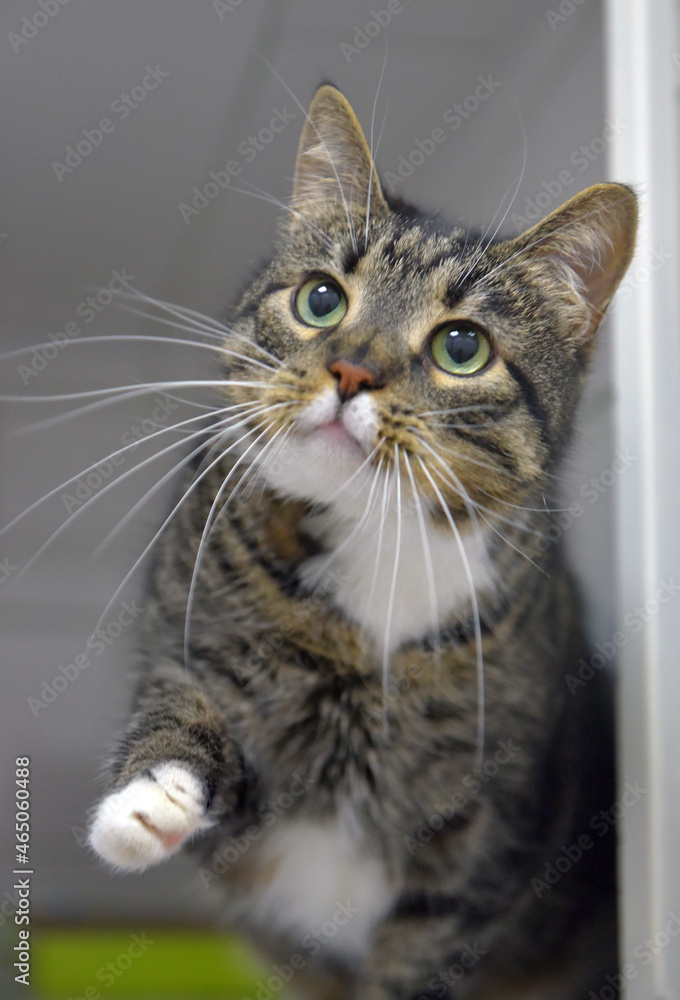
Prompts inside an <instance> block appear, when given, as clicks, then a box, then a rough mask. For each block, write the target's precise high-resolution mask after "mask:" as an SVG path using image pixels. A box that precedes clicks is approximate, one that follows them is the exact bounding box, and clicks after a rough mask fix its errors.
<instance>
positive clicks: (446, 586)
mask: <svg viewBox="0 0 680 1000" xmlns="http://www.w3.org/2000/svg"><path fill="white" fill-rule="evenodd" d="M310 528H311V530H312V532H316V533H317V534H318V535H319V536H320V537H321V538H322V540H323V543H324V546H325V551H324V553H323V554H321V555H317V556H314V557H312V558H311V559H309V560H308V561H307V562H306V563H305V564H303V566H302V567H301V570H300V575H301V577H302V580H303V582H304V583H305V585H306V586H307V587H308V588H309V589H311V590H314V589H315V588H322V589H324V591H325V592H327V593H328V594H329V600H330V602H331V604H332V605H334V606H335V607H336V608H339V609H340V610H341V611H342V612H343V613H344V614H345V616H346V617H347V618H348V619H349V620H350V621H352V622H354V623H355V624H357V625H358V626H359V627H360V629H361V631H362V633H363V634H364V635H365V636H367V637H368V638H369V639H370V640H371V642H372V644H373V647H374V648H375V650H376V653H377V656H378V657H379V658H383V657H385V656H389V655H390V654H391V653H393V652H394V651H395V650H396V649H398V648H399V647H400V646H401V645H403V644H404V643H407V642H418V641H419V640H421V639H422V638H423V637H424V636H427V635H431V634H432V633H434V632H436V631H438V630H439V629H440V628H442V627H443V626H444V625H445V624H446V623H447V622H448V621H450V620H451V618H452V617H453V616H455V615H457V614H463V613H465V612H466V610H467V609H470V608H471V607H474V603H475V601H476V600H478V599H479V598H480V597H481V596H482V595H487V594H488V593H489V592H492V591H493V590H495V588H496V585H497V582H496V579H495V575H494V570H493V563H492V561H491V559H490V557H489V555H488V551H487V539H486V537H485V535H484V534H483V532H482V531H481V530H478V531H475V532H468V533H467V534H466V535H464V536H455V535H453V534H452V533H450V532H442V531H441V530H440V529H438V528H436V527H435V526H433V525H432V524H431V523H426V522H425V521H424V520H423V519H422V518H419V517H418V514H417V512H416V511H414V510H413V509H404V510H402V511H401V513H400V514H399V515H397V514H396V513H395V512H394V510H392V509H388V510H387V511H384V510H383V511H381V510H379V509H377V510H375V511H374V512H373V513H372V514H371V515H370V516H369V517H367V518H365V519H364V521H363V522H354V521H353V520H352V519H350V518H348V519H346V520H343V519H342V518H337V517H336V518H330V519H329V520H328V521H325V520H324V518H323V517H320V518H318V519H316V520H312V522H311V524H310ZM329 573H332V574H333V581H334V585H333V587H332V588H330V589H329V588H328V587H327V586H326V582H325V578H326V577H327V576H328V574H329Z"/></svg>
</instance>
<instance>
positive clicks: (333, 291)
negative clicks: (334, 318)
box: [307, 284, 340, 316]
mask: <svg viewBox="0 0 680 1000" xmlns="http://www.w3.org/2000/svg"><path fill="white" fill-rule="evenodd" d="M307 302H308V304H309V309H310V312H311V313H312V315H313V316H328V314H329V313H332V312H333V311H334V310H335V309H337V308H338V306H339V305H340V293H339V292H338V289H337V288H336V287H335V285H327V284H321V285H317V286H316V288H313V289H312V290H311V292H310V293H309V298H308V300H307Z"/></svg>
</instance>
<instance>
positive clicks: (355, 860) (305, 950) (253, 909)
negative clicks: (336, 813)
mask: <svg viewBox="0 0 680 1000" xmlns="http://www.w3.org/2000/svg"><path fill="white" fill-rule="evenodd" d="M260 848H261V849H260V864H261V865H262V866H263V869H262V870H263V871H264V872H265V873H266V876H265V878H266V884H265V885H261V886H260V887H258V888H257V889H256V891H255V895H254V896H251V897H250V899H249V909H250V914H251V917H255V919H256V920H257V921H258V922H261V923H262V924H263V925H264V926H267V927H270V928H272V929H273V930H274V931H276V932H280V933H284V934H286V936H287V937H289V938H290V939H291V940H292V941H294V942H295V943H296V944H299V948H300V952H301V954H303V955H316V954H318V953H319V952H320V951H321V949H324V950H326V949H328V951H332V952H334V953H336V954H339V955H342V956H343V957H345V958H346V959H348V960H352V961H356V960H359V959H360V958H361V957H362V956H363V954H364V953H365V951H366V949H367V948H368V945H369V942H370V936H371V932H372V930H373V928H374V927H375V925H376V923H377V922H378V921H379V920H380V919H381V918H382V917H383V916H384V915H385V914H386V912H387V910H388V909H389V907H390V905H391V904H392V902H393V899H394V890H393V889H391V888H390V885H389V882H388V879H387V875H386V872H385V869H384V865H383V863H382V861H381V860H380V858H378V857H377V856H370V855H368V854H366V853H364V852H363V851H362V849H361V846H360V834H359V831H358V828H357V826H356V823H355V822H354V821H353V820H352V818H351V817H349V816H345V817H338V818H336V819H334V820H329V821H327V822H324V823H312V822H309V821H293V820H290V821H287V820H285V819H281V820H280V821H279V822H278V823H277V824H276V826H275V827H273V828H272V829H271V831H269V832H268V834H267V836H266V839H265V840H264V841H263V842H262V843H261V845H260Z"/></svg>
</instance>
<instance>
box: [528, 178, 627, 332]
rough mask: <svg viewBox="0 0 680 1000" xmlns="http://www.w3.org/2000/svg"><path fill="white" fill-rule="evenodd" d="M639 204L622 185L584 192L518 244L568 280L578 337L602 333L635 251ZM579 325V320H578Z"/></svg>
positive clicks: (565, 285)
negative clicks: (551, 265) (597, 331)
mask: <svg viewBox="0 0 680 1000" xmlns="http://www.w3.org/2000/svg"><path fill="white" fill-rule="evenodd" d="M636 229H637V200H636V198H635V195H634V194H633V192H632V191H631V190H630V189H629V188H627V187H624V185H622V184H595V185H594V186H593V187H589V188H587V189H586V190H585V191H581V193H580V194H577V195H575V196H574V197H573V198H572V199H571V200H570V201H568V202H566V204H564V205H562V207H561V208H558V209H557V210H556V211H554V212H552V213H551V214H550V215H548V216H547V217H546V218H545V219H543V220H542V221H541V222H539V223H537V225H535V226H534V227H533V228H532V229H529V230H528V231H527V232H526V233H523V234H522V236H520V237H518V238H517V240H516V241H515V242H516V244H517V245H518V249H520V250H521V252H522V254H523V255H526V257H534V258H541V259H544V260H546V261H549V262H550V263H551V264H553V265H554V267H555V268H556V270H557V273H558V274H559V276H560V277H561V278H562V279H563V294H564V296H565V298H566V299H568V300H571V303H572V305H573V306H575V307H577V309H576V313H579V312H580V314H581V315H580V322H577V323H575V324H574V325H573V328H572V329H573V337H574V339H575V340H577V341H581V342H583V341H586V340H587V339H589V338H590V337H591V336H592V335H593V334H594V333H595V331H596V330H597V328H598V326H599V324H600V322H601V320H602V317H603V316H604V314H605V312H606V310H607V306H608V305H609V303H610V301H611V298H612V296H613V295H614V292H615V291H616V289H617V287H618V285H619V282H620V281H621V278H622V277H623V275H624V274H625V272H626V268H627V267H628V265H629V264H630V261H631V259H632V256H633V251H634V249H635V233H636ZM574 319H576V314H575V316H574Z"/></svg>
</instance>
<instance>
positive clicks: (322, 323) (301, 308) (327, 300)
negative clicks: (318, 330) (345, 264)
mask: <svg viewBox="0 0 680 1000" xmlns="http://www.w3.org/2000/svg"><path fill="white" fill-rule="evenodd" d="M295 308H296V310H297V314H298V316H299V317H300V319H301V320H302V322H303V323H307V324H308V326H318V327H327V326H336V325H337V324H338V323H339V322H340V320H341V319H342V317H343V316H344V315H345V313H346V312H347V298H346V297H345V293H344V292H343V290H342V288H341V287H340V285H339V284H338V283H337V281H334V280H333V279H332V278H318V277H317V278H312V279H311V280H310V281H307V282H305V284H304V285H303V286H302V288H301V289H300V291H299V292H298V293H297V295H296V296H295Z"/></svg>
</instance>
